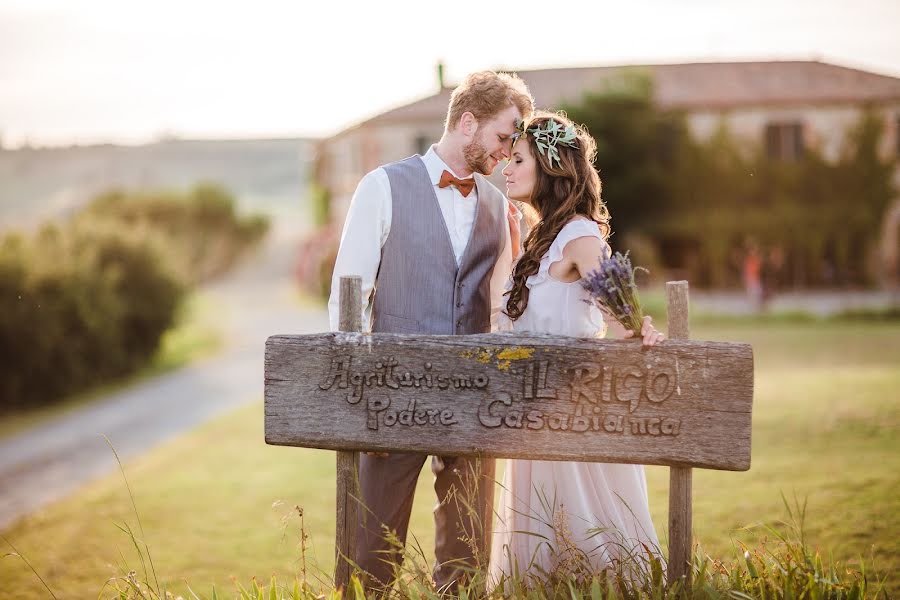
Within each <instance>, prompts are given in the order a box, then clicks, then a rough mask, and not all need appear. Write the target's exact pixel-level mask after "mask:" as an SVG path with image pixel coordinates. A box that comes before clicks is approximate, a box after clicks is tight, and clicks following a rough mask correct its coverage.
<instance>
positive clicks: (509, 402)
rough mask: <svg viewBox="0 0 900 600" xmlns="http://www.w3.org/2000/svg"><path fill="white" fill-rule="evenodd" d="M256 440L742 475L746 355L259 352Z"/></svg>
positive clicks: (467, 345) (403, 342)
mask: <svg viewBox="0 0 900 600" xmlns="http://www.w3.org/2000/svg"><path fill="white" fill-rule="evenodd" d="M265 377H266V387H265V389H266V397H265V419H266V427H265V429H266V442H267V443H269V444H280V445H289V446H308V447H313V448H330V449H334V450H370V451H385V452H390V451H407V452H423V453H431V454H438V455H460V454H468V455H471V454H478V455H482V456H489V457H504V458H532V459H542V460H579V461H597V462H617V463H638V464H658V465H668V466H693V467H705V468H712V469H727V470H746V469H748V468H749V467H750V425H751V423H750V419H751V403H752V395H753V358H752V352H751V348H750V346H748V345H746V344H736V343H725V342H693V341H680V340H667V341H665V342H664V343H663V344H662V345H659V346H656V347H653V348H648V349H645V348H643V347H642V345H641V343H640V341H637V340H592V339H577V338H571V337H563V336H549V335H523V334H516V335H512V334H484V335H468V336H423V335H417V336H410V335H395V334H385V333H381V334H372V335H364V334H360V333H326V334H318V335H303V336H273V337H271V338H269V340H268V341H267V342H266V369H265Z"/></svg>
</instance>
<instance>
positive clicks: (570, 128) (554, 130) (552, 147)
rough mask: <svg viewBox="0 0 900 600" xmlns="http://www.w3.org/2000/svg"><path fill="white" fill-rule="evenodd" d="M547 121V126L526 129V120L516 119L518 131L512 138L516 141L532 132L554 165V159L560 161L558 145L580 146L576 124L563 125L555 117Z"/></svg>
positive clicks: (539, 146)
mask: <svg viewBox="0 0 900 600" xmlns="http://www.w3.org/2000/svg"><path fill="white" fill-rule="evenodd" d="M546 123H547V127H546V128H545V127H542V126H541V125H540V124H538V125H535V126H534V127H529V128H527V129H526V128H525V121H523V120H522V119H516V132H515V133H514V134H513V135H512V140H513V142H515V141H516V140H518V139H519V138H520V137H522V136H523V135H525V133H526V132H527V133H530V134H531V136H532V137H533V138H534V143H535V145H536V146H537V147H538V151H539V152H541V153H543V154H544V155H545V156H546V157H547V160H549V161H550V166H551V167H552V166H553V161H554V160H555V161H556V162H557V163H559V162H560V161H559V152H557V150H556V145H557V144H562V145H564V146H568V147H569V148H578V143H577V135H576V132H575V125H567V126H565V127H563V126H562V124H560V123H559V121H557V120H555V119H547V121H546Z"/></svg>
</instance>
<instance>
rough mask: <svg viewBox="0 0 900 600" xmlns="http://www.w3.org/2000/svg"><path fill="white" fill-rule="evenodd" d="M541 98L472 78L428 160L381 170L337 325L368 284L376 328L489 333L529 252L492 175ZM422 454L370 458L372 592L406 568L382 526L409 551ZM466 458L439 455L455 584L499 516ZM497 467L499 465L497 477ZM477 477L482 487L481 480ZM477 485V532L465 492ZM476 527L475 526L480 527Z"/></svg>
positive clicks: (356, 207) (443, 525) (354, 246)
mask: <svg viewBox="0 0 900 600" xmlns="http://www.w3.org/2000/svg"><path fill="white" fill-rule="evenodd" d="M532 110H533V101H532V98H531V95H530V93H529V91H528V89H527V87H526V85H525V83H524V82H523V81H522V80H521V79H519V78H518V77H516V76H512V75H507V74H503V73H494V72H492V71H482V72H479V73H473V74H471V75H469V76H468V77H466V78H465V79H464V80H463V82H462V83H461V84H460V85H459V87H457V88H456V89H455V90H454V91H453V93H452V95H451V96H450V106H449V109H448V111H447V119H446V122H445V126H444V133H443V136H442V137H441V139H440V141H438V142H437V143H436V144H435V145H433V146H431V147H430V148H429V149H428V151H427V152H425V154H424V156H419V155H415V156H411V157H409V158H407V159H404V160H401V161H399V162H395V163H391V164H387V165H384V166H381V167H379V168H377V169H375V170H374V171H372V172H370V173H368V174H367V175H366V176H365V177H363V179H362V180H361V181H360V182H359V185H358V187H357V188H356V193H355V194H354V195H353V199H352V201H351V204H350V210H349V212H348V214H347V220H346V222H345V223H344V230H343V234H342V235H341V244H340V249H339V251H338V256H337V261H336V264H335V268H334V276H333V279H332V288H331V298H330V300H329V303H328V308H329V315H330V319H331V328H332V329H333V330H336V329H337V327H338V319H339V298H338V291H339V289H340V286H339V281H340V278H341V277H342V276H344V275H359V276H361V277H362V297H363V321H362V322H363V324H364V325H363V326H364V328H366V327H368V328H371V331H373V332H389V333H414V334H473V333H487V332H489V331H490V330H491V328H492V324H494V323H495V322H496V320H497V317H498V315H499V313H500V310H501V307H502V303H503V297H502V294H503V286H504V283H505V282H506V281H507V279H508V278H509V274H510V270H511V265H512V260H513V255H514V253H515V252H517V251H518V241H517V237H516V236H518V235H519V233H518V221H517V220H516V219H515V218H514V217H513V216H510V215H511V214H515V212H516V211H515V210H514V209H513V208H512V205H511V204H509V203H508V201H507V200H506V198H505V197H504V195H503V194H502V193H501V192H500V191H499V190H498V189H497V188H495V187H494V186H493V185H492V184H491V183H490V182H489V181H488V180H487V179H486V177H485V176H487V175H490V174H491V173H492V172H493V171H494V169H495V168H496V166H497V165H498V164H499V162H500V161H501V160H505V159H507V158H509V153H510V147H511V145H512V138H513V134H514V133H515V132H516V123H517V122H518V121H520V120H521V119H524V118H527V117H529V116H530V115H531V112H532ZM426 458H427V457H426V456H425V455H422V454H407V453H392V454H390V455H373V454H368V453H364V454H362V455H361V456H360V474H359V479H360V491H361V495H362V503H363V505H362V506H361V507H360V509H359V524H358V528H357V547H356V549H355V552H354V555H353V556H352V559H353V560H354V561H355V562H356V563H357V564H358V565H359V566H360V567H361V568H362V569H363V571H365V575H366V578H367V580H368V581H369V583H370V584H374V585H380V586H385V587H386V586H389V585H390V584H391V583H392V577H393V569H394V566H395V564H396V563H399V562H400V561H401V560H402V554H401V553H400V552H398V549H397V548H394V547H391V545H390V544H389V543H388V541H386V540H385V538H384V534H383V531H382V528H383V527H387V528H388V529H390V530H392V531H393V532H395V534H396V536H397V538H398V539H399V540H400V542H401V543H403V544H405V543H406V535H407V527H408V525H409V518H410V512H411V510H412V503H413V493H414V492H415V489H416V481H417V479H418V477H419V472H420V470H421V469H422V465H423V464H424V462H425V460H426ZM479 464H481V465H484V462H482V463H479V462H478V461H476V460H474V459H470V458H467V457H434V458H433V459H432V462H431V469H432V472H433V473H434V476H435V483H434V488H435V492H436V493H437V499H438V505H437V507H436V508H435V509H434V521H435V529H436V532H435V557H436V559H437V560H436V563H435V566H434V571H433V577H434V581H435V584H436V585H437V586H439V587H442V588H452V587H454V586H455V585H456V584H457V583H458V582H459V580H460V579H461V577H462V576H463V573H464V570H465V568H466V567H473V566H474V557H473V549H472V548H471V547H470V545H469V544H468V543H466V541H465V540H464V539H463V538H464V537H467V536H468V537H474V539H475V540H476V543H477V544H478V545H480V546H481V547H482V548H481V549H482V551H486V548H485V546H486V543H485V542H484V532H485V531H487V529H488V527H489V523H490V516H491V511H490V508H489V507H486V506H485V503H484V502H483V499H484V494H485V493H486V491H487V490H488V489H489V487H488V486H493V485H494V481H493V479H491V480H490V481H488V480H486V478H483V477H481V476H480V474H479V473H475V475H474V477H473V473H474V472H475V469H477V468H478V465H479ZM491 471H492V469H491ZM476 480H477V487H476V485H475V481H476ZM465 489H470V490H471V489H475V490H476V497H475V507H474V508H475V509H476V511H478V514H477V515H476V521H478V522H479V523H478V524H477V525H478V526H476V527H474V528H473V524H472V523H471V522H470V521H471V519H470V516H471V515H469V514H463V513H465V512H466V509H465V507H464V506H463V505H462V501H461V500H460V499H458V498H454V493H460V494H461V493H463V491H464V490H465ZM473 529H474V530H473Z"/></svg>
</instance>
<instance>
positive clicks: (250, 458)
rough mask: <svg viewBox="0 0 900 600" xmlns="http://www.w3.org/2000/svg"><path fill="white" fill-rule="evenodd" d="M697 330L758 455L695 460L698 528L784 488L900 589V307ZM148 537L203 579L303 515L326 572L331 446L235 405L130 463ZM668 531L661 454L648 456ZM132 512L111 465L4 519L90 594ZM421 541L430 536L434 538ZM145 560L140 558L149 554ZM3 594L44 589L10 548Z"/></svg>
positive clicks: (423, 509) (224, 582)
mask: <svg viewBox="0 0 900 600" xmlns="http://www.w3.org/2000/svg"><path fill="white" fill-rule="evenodd" d="M692 337H694V338H696V339H711V340H734V341H746V342H749V343H751V344H752V345H753V347H754V353H755V359H756V393H755V397H754V401H755V405H754V427H753V464H752V468H751V470H750V471H748V472H744V473H732V472H719V471H708V470H697V471H695V475H694V533H695V540H696V541H699V542H700V543H701V544H702V547H703V549H704V551H706V552H707V553H709V554H711V555H713V556H723V555H724V556H731V555H732V553H733V547H734V545H735V540H748V541H749V540H752V539H753V534H752V530H751V531H747V530H743V529H742V528H743V527H744V526H747V525H753V524H757V523H775V522H777V521H778V520H779V519H783V518H785V517H786V516H787V513H786V511H785V509H784V506H783V503H782V494H784V495H785V496H787V497H788V498H789V499H791V498H794V497H796V498H798V499H799V500H800V501H801V502H803V501H806V502H807V503H808V508H807V513H806V522H805V526H806V533H807V538H808V542H809V544H810V545H811V546H813V547H818V548H819V549H820V550H821V551H823V552H824V553H825V554H826V556H827V555H829V554H831V555H833V557H834V558H835V559H837V560H841V561H846V562H849V563H851V564H855V563H857V561H858V559H859V558H860V557H863V558H864V559H865V560H866V563H867V569H869V570H871V568H872V567H873V566H874V568H875V569H876V570H877V571H879V572H880V573H882V574H885V575H886V574H890V580H889V585H890V588H891V589H892V591H893V592H894V593H895V594H896V593H897V592H900V575H898V573H897V572H898V571H900V493H898V490H900V438H898V435H897V434H898V426H900V323H896V322H893V323H836V322H828V323H815V322H812V323H789V322H770V323H767V322H765V321H759V320H757V321H754V322H750V323H745V324H741V323H739V322H734V323H727V324H723V323H719V324H716V325H713V324H707V325H699V326H697V327H695V328H694V330H693V331H692ZM126 473H127V476H128V479H129V482H130V484H131V487H132V489H133V492H134V495H135V499H136V503H137V508H138V511H139V513H140V517H141V521H142V526H143V531H144V534H145V538H144V539H145V541H146V542H147V544H149V548H150V556H151V558H152V559H153V564H154V567H155V570H156V573H157V575H158V576H159V578H160V580H161V581H166V582H169V585H170V586H171V587H170V589H172V591H173V592H179V593H184V592H185V591H186V587H185V584H184V581H187V582H188V583H189V584H190V586H191V587H192V588H193V589H194V590H195V591H196V592H197V593H200V594H203V595H208V594H209V593H210V589H211V586H212V585H215V586H216V588H217V590H218V591H219V592H220V593H221V592H222V591H226V592H227V591H230V590H231V589H232V586H233V584H232V582H231V581H230V580H229V577H230V576H236V577H237V578H238V580H239V581H242V582H245V583H246V582H247V581H249V580H250V578H251V577H254V576H255V577H257V578H258V579H261V580H267V579H268V578H269V577H270V576H271V575H272V574H273V573H274V574H277V575H278V577H279V579H280V580H289V579H290V578H291V577H292V576H293V574H296V573H298V572H299V571H300V568H301V560H300V551H299V531H300V530H299V521H298V518H297V516H296V513H295V511H294V510H293V508H292V507H293V506H294V505H299V506H301V507H303V509H304V517H303V518H304V522H305V529H306V531H307V532H308V533H309V534H310V535H311V538H310V540H309V546H310V552H309V556H308V557H307V560H308V563H309V564H308V568H309V570H310V571H313V572H328V571H329V570H330V568H331V564H332V559H333V557H332V553H333V535H334V505H333V502H334V454H333V453H331V452H326V451H315V450H302V449H295V448H280V447H269V446H266V445H265V444H264V443H263V431H262V404H261V403H257V404H254V405H253V406H251V407H248V408H245V409H241V410H239V411H238V412H236V413H233V414H231V415H228V416H226V417H224V418H221V419H219V420H217V421H215V422H213V423H210V424H208V425H206V426H204V427H201V428H200V429H198V430H196V431H194V432H192V433H190V434H188V435H185V436H182V437H180V438H179V439H177V440H175V441H173V442H171V443H169V444H167V445H165V446H163V447H161V448H159V449H157V450H155V451H153V452H151V453H149V454H147V455H145V456H143V457H142V458H140V459H138V460H135V461H134V462H131V463H129V464H127V465H126ZM647 473H648V479H649V485H650V494H651V499H650V500H651V507H652V512H653V515H654V519H655V521H656V524H657V530H658V531H659V532H660V535H661V537H663V538H665V537H666V534H665V526H666V506H667V493H668V489H667V488H668V470H667V469H665V468H659V467H650V468H648V469H647ZM425 475H426V476H423V477H422V478H421V479H420V482H419V490H418V494H417V499H416V504H415V509H414V514H413V522H412V526H411V530H412V533H413V534H414V535H415V536H416V537H417V538H418V540H419V541H420V542H421V544H422V546H423V547H424V548H425V549H426V550H429V549H430V548H431V545H432V540H433V533H432V527H431V516H430V508H431V505H432V504H433V502H434V494H433V492H431V490H430V489H429V488H430V485H431V478H430V476H428V475H427V473H426V474H425ZM125 522H127V523H129V524H130V526H131V527H132V528H133V529H137V527H138V524H137V521H136V519H135V517H134V514H133V511H132V508H131V504H130V500H129V497H128V492H127V490H126V487H125V485H124V483H123V480H122V477H121V475H120V474H112V475H110V476H109V477H107V478H104V479H102V480H100V481H97V482H94V483H92V484H90V485H88V486H86V487H85V488H84V489H83V490H82V491H80V492H79V493H77V494H76V495H74V496H72V497H70V498H68V499H66V500H64V501H62V502H59V503H57V504H55V505H53V506H51V507H49V508H47V509H46V510H44V511H42V512H40V513H38V514H35V515H33V516H31V517H29V518H27V519H26V520H24V521H21V522H19V523H18V524H16V525H14V526H13V527H12V528H10V529H8V530H7V531H5V532H4V537H5V538H6V539H8V540H9V541H10V542H12V544H14V545H15V546H16V548H17V549H18V550H19V551H20V552H21V553H22V554H24V555H25V556H26V557H27V558H28V559H29V560H30V561H31V563H32V564H33V565H34V567H35V569H37V571H38V572H39V573H40V574H41V576H42V577H44V579H45V580H46V581H47V582H48V584H49V585H50V587H51V588H52V589H53V591H54V593H55V594H56V595H57V597H59V598H83V597H97V594H98V591H99V590H100V588H101V587H102V586H103V584H104V582H105V581H106V580H107V579H108V578H110V577H114V576H116V575H118V574H121V573H122V571H121V568H122V567H121V565H123V564H124V563H127V565H128V567H127V568H128V569H137V570H138V571H140V570H141V567H140V562H139V560H138V559H137V555H136V553H135V551H134V548H133V547H132V546H131V541H130V539H129V538H128V536H126V535H125V534H123V533H122V532H121V531H120V530H119V529H118V528H117V524H122V523H125ZM429 551H430V550H429ZM148 568H149V566H148ZM0 581H2V582H3V586H2V590H3V591H2V592H0V595H6V594H7V593H8V594H9V597H17V598H32V597H33V598H43V597H47V592H46V590H44V589H43V587H42V585H41V584H40V582H39V581H38V580H37V578H36V577H35V576H34V575H33V574H32V573H31V571H30V570H29V569H28V567H27V566H26V565H25V564H24V563H23V562H22V561H21V560H20V559H19V558H17V557H7V558H5V559H3V560H2V561H0Z"/></svg>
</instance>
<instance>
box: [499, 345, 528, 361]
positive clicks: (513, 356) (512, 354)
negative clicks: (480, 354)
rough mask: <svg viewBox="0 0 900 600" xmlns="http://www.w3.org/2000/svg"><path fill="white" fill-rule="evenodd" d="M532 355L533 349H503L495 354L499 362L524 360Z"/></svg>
mask: <svg viewBox="0 0 900 600" xmlns="http://www.w3.org/2000/svg"><path fill="white" fill-rule="evenodd" d="M533 355H534V348H504V349H503V350H501V351H500V352H498V353H497V358H498V359H499V360H525V359H527V358H531V357H532V356H533Z"/></svg>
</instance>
